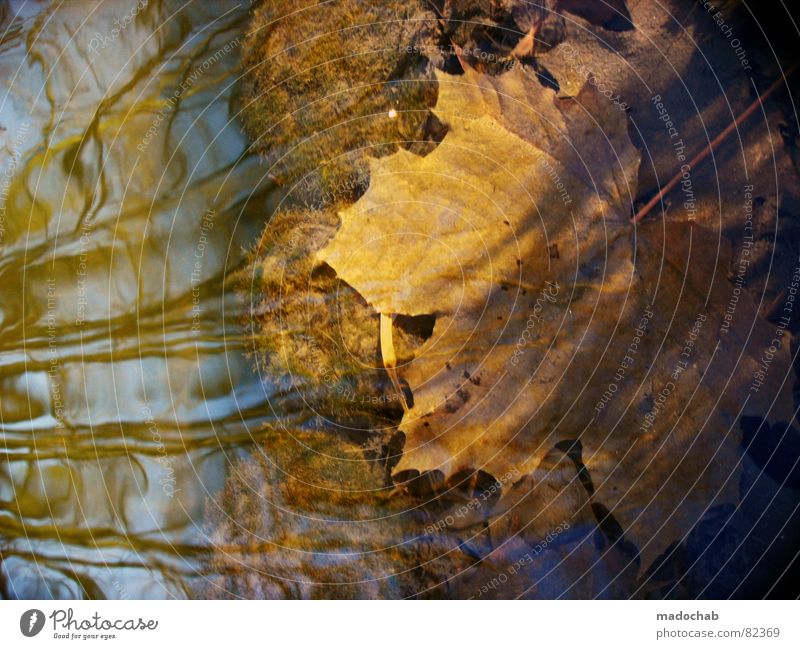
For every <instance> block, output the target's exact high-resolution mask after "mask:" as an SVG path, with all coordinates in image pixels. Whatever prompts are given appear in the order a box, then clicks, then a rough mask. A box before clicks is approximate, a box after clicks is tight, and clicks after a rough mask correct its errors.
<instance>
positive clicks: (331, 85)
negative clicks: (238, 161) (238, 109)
mask: <svg viewBox="0 0 800 649" xmlns="http://www.w3.org/2000/svg"><path fill="white" fill-rule="evenodd" d="M424 7H425V3H424V2H422V0H382V2H373V1H372V0H338V1H335V2H324V3H323V2H320V3H318V5H315V3H313V2H311V3H310V2H308V0H266V1H264V2H262V3H261V4H260V5H259V6H258V8H257V9H256V10H255V12H254V15H253V19H252V23H251V30H250V36H249V38H248V39H247V40H246V42H245V45H244V52H245V56H244V63H245V66H246V70H247V74H246V76H245V82H244V84H243V97H242V98H243V115H244V121H245V126H246V129H247V131H248V133H249V135H250V136H251V137H252V139H253V141H254V147H255V148H256V149H257V150H258V151H260V152H262V153H265V154H266V156H267V158H268V160H269V161H270V162H271V163H272V164H274V169H273V172H274V173H273V175H275V176H277V177H278V178H279V180H281V181H282V182H284V183H285V184H287V185H288V186H291V185H294V184H295V183H297V182H298V181H303V182H302V186H303V188H306V187H312V188H313V189H314V190H315V191H322V192H323V193H324V192H325V191H326V190H327V189H329V188H330V187H331V186H333V185H337V184H341V183H342V182H343V181H346V179H348V178H350V177H351V176H352V175H353V174H354V173H357V172H358V170H359V169H361V170H362V171H363V169H364V166H363V165H364V160H365V159H366V157H367V156H368V155H371V156H381V155H386V154H388V153H391V152H392V151H394V150H395V149H396V147H397V143H398V142H402V141H407V140H413V139H415V138H417V137H419V133H420V129H421V126H422V124H423V123H424V122H425V120H426V119H427V117H428V108H429V107H431V106H432V105H433V104H434V103H435V99H436V85H435V82H434V81H433V71H432V68H431V66H430V64H429V63H428V61H427V59H425V57H423V56H421V55H419V54H418V53H417V54H415V53H409V52H408V49H407V47H408V46H409V45H414V44H415V43H418V42H419V41H420V40H424V39H426V38H428V37H429V35H430V34H431V33H432V32H433V31H434V30H435V23H436V21H435V16H434V15H433V14H432V13H430V12H429V11H427V10H425V8H424ZM392 109H394V110H396V111H397V116H396V117H395V118H391V117H389V111H390V110H392ZM343 198H348V197H347V196H344V197H343Z"/></svg>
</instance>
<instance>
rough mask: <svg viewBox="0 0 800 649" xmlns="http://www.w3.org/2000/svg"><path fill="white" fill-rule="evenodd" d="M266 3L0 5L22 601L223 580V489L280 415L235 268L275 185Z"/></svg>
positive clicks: (9, 589) (1, 307) (4, 380)
mask: <svg viewBox="0 0 800 649" xmlns="http://www.w3.org/2000/svg"><path fill="white" fill-rule="evenodd" d="M246 10H247V7H246V5H245V4H243V3H237V2H214V3H211V2H206V3H196V2H195V3H183V2H171V1H159V2H156V1H150V2H149V3H148V2H143V3H141V4H140V5H136V4H134V3H130V2H126V1H124V0H123V1H119V2H103V3H101V4H99V5H98V6H96V7H95V5H94V4H89V3H85V2H77V1H76V2H63V3H58V2H56V3H52V5H51V6H48V4H47V3H31V2H27V3H13V4H12V6H11V7H9V8H5V9H3V10H2V11H3V13H2V15H1V16H0V18H1V19H2V21H1V22H0V25H2V26H1V27H0V34H2V45H0V79H2V86H1V89H0V126H2V127H3V129H4V130H2V131H0V138H4V140H5V142H3V140H2V139H0V144H5V147H4V148H2V150H0V166H2V168H3V170H4V172H5V173H4V174H3V176H2V194H0V197H2V201H3V202H2V205H1V206H0V207H2V208H3V209H2V212H1V213H0V217H2V235H0V236H2V241H0V249H1V250H2V256H1V257H0V286H2V301H1V302H0V328H2V342H1V343H0V344H1V345H2V350H0V382H1V384H0V395H2V396H0V425H1V426H2V438H3V440H4V446H3V449H2V454H3V456H4V457H3V462H1V463H0V545H2V548H3V549H2V555H1V556H2V565H1V566H0V567H1V569H2V571H1V572H0V586H2V594H3V596H5V597H24V598H32V597H35V598H49V597H82V596H95V597H98V596H99V597H117V598H118V597H130V598H139V597H184V596H186V595H188V594H189V593H191V592H192V590H193V588H194V585H195V584H196V582H198V580H200V581H202V579H203V575H202V574H200V572H199V571H198V570H199V569H198V566H199V564H198V561H199V560H200V557H201V556H202V555H203V554H204V552H205V550H206V548H207V539H206V536H205V534H204V531H203V529H202V513H203V507H204V503H205V499H206V497H207V496H208V495H209V494H210V493H213V492H214V491H216V490H217V489H219V488H220V487H221V486H222V484H223V481H224V478H225V466H226V465H227V463H228V461H229V460H230V459H231V458H233V457H236V456H237V454H238V453H239V452H240V449H242V448H244V447H246V446H247V445H248V444H250V443H251V441H252V434H251V431H253V430H255V429H256V428H257V427H258V425H259V424H260V423H261V422H262V421H263V418H264V416H265V414H264V413H267V412H269V410H268V409H267V408H264V407H263V405H264V403H265V401H266V397H267V395H266V394H265V391H264V388H263V387H262V384H261V383H260V382H259V381H258V380H257V377H256V376H255V375H253V374H252V372H251V371H250V367H249V362H248V361H247V360H246V359H245V358H244V356H243V354H242V340H241V332H240V331H239V329H238V328H237V326H236V313H237V306H236V299H235V296H234V294H233V292H232V290H231V286H230V285H229V282H228V281H227V280H226V279H225V278H226V277H227V274H228V273H229V271H231V270H232V269H235V268H236V267H237V266H238V265H239V264H240V263H241V261H242V249H243V247H245V246H247V245H249V243H250V242H251V241H252V240H253V239H254V238H255V236H256V234H257V232H258V231H259V229H260V226H261V225H263V214H264V213H265V212H266V210H267V203H268V202H269V194H270V185H269V183H268V182H266V181H265V180H264V178H263V171H264V170H263V168H261V169H259V168H258V165H257V160H256V159H254V158H253V157H252V156H249V155H246V147H247V142H246V139H245V137H244V136H243V135H242V133H241V125H240V123H238V122H237V121H236V119H234V118H232V115H233V109H232V107H231V100H232V96H233V93H234V92H235V87H236V81H237V78H238V75H239V70H238V67H237V66H238V65H239V61H240V53H239V48H240V41H239V38H240V37H241V35H242V32H243V30H244V29H245V28H246V20H245V19H246ZM115 21H118V22H116V23H115ZM6 460H7V462H6Z"/></svg>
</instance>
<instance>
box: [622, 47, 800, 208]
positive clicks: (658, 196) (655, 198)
mask: <svg viewBox="0 0 800 649" xmlns="http://www.w3.org/2000/svg"><path fill="white" fill-rule="evenodd" d="M798 65H800V62H795V63H793V64H792V66H791V67H790V68H788V69H787V70H786V72H785V74H783V75H782V76H781V77H780V78H779V79H776V80H775V81H774V82H773V84H772V85H771V86H770V87H769V88H767V89H766V90H765V91H764V93H763V94H760V95H759V96H758V97H757V98H756V100H755V101H754V102H753V103H752V104H750V105H749V106H748V107H747V108H746V109H745V110H744V112H743V113H741V114H740V115H739V116H738V117H737V118H736V119H735V120H734V121H733V122H732V123H731V124H729V125H728V126H727V127H726V128H725V130H724V131H722V132H721V133H720V134H719V135H717V137H715V138H714V139H713V140H711V142H709V143H708V145H707V146H706V147H705V148H704V149H703V150H702V151H700V153H698V154H697V155H696V156H695V157H694V158H692V159H691V160H690V161H689V164H688V166H689V168H690V169H693V168H694V167H695V166H697V165H698V164H700V163H701V162H702V161H703V160H705V159H706V158H707V157H708V155H709V154H710V153H711V151H712V150H713V149H714V147H716V146H717V145H718V144H720V143H721V142H722V141H723V140H724V139H725V138H727V137H728V136H729V135H730V134H731V133H732V132H733V131H734V130H735V129H737V128H738V127H739V126H740V125H741V124H742V122H744V121H745V120H746V119H747V118H748V117H750V115H752V114H753V113H754V112H755V111H756V109H757V108H758V107H759V106H761V104H763V103H764V100H765V99H766V98H767V97H769V96H770V95H771V94H772V93H773V92H775V91H776V90H777V89H778V88H780V87H781V86H782V85H783V83H784V82H785V81H786V79H788V78H789V76H790V75H791V74H792V73H793V72H794V71H795V70H796V69H797V66H798ZM682 177H683V171H679V172H678V173H677V174H675V175H674V176H673V177H672V179H671V180H670V181H669V182H668V183H667V184H666V185H664V187H663V188H662V189H661V191H660V192H658V194H656V195H655V196H653V198H651V199H650V200H649V201H648V202H647V204H646V205H644V207H642V208H641V209H640V210H639V211H638V212H637V213H636V214H635V216H633V218H632V219H631V222H632V223H634V224H635V223H639V222H640V221H641V220H642V219H643V218H644V217H645V216H647V214H648V213H649V212H650V210H652V209H653V208H654V207H655V206H656V205H657V204H658V203H659V202H661V199H662V198H663V197H664V196H665V195H666V194H668V193H669V192H670V191H672V189H673V188H674V187H675V186H676V185H677V184H678V183H679V182H680V180H681V178H682Z"/></svg>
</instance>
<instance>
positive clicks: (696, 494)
mask: <svg viewBox="0 0 800 649" xmlns="http://www.w3.org/2000/svg"><path fill="white" fill-rule="evenodd" d="M438 80H439V86H440V94H439V101H438V104H437V106H436V109H435V112H436V114H437V116H438V118H439V119H440V120H441V121H442V122H444V123H445V124H447V125H448V126H449V129H450V130H449V132H448V134H447V136H446V137H445V138H444V140H443V141H442V142H441V144H440V145H439V146H438V147H437V148H436V149H435V150H434V151H433V152H432V153H430V154H429V155H427V156H426V157H421V156H417V155H414V154H412V153H409V152H407V151H400V152H398V153H396V154H394V155H392V156H390V157H387V158H384V159H381V160H374V161H373V162H372V176H371V185H370V187H369V190H368V191H367V192H366V194H365V195H364V196H363V197H362V198H361V199H360V200H359V201H358V202H357V203H356V204H355V205H353V206H351V207H350V208H348V209H346V210H344V211H342V212H341V213H340V216H341V220H342V225H341V228H340V230H339V232H338V233H337V234H336V236H335V237H334V238H333V239H332V240H331V241H330V242H329V243H328V245H327V246H326V247H325V248H324V249H323V250H322V251H321V252H320V253H319V255H318V258H319V259H320V260H322V261H325V262H327V263H328V264H329V265H330V266H332V267H333V268H334V269H335V270H336V272H337V273H338V275H339V277H340V278H341V279H343V280H344V281H345V282H347V283H348V284H349V285H350V286H352V287H353V288H354V289H355V290H356V291H358V292H359V293H360V294H361V295H362V296H363V297H364V298H365V299H366V300H367V302H368V303H369V304H370V305H371V306H373V307H374V308H375V310H376V311H378V312H381V313H384V314H405V315H409V316H418V315H422V314H428V315H431V316H435V318H436V325H435V327H434V330H433V335H432V336H431V337H430V338H429V339H428V340H427V341H425V343H424V344H422V345H421V346H420V347H419V349H418V350H417V353H416V355H415V357H414V359H413V360H412V361H411V362H409V363H405V364H404V363H398V366H397V369H396V371H397V374H398V376H400V377H401V378H402V379H405V380H406V381H407V382H408V385H409V386H410V388H411V392H412V393H413V407H411V408H410V409H409V410H408V411H407V412H406V413H405V416H404V417H403V420H402V422H401V424H400V430H402V431H403V432H404V433H405V435H406V442H405V448H404V454H403V458H402V460H401V462H400V464H399V465H398V471H401V472H402V473H400V474H399V475H402V476H407V475H409V473H408V472H409V471H411V472H413V473H416V472H420V473H426V472H427V473H428V474H429V475H430V476H444V477H451V476H454V475H457V474H459V473H460V472H463V471H469V470H482V471H484V472H487V473H489V474H491V475H493V476H495V477H497V476H501V475H504V474H506V475H507V474H508V472H509V471H511V472H519V473H520V474H532V473H534V470H536V469H537V468H541V466H540V461H541V460H542V458H543V457H544V456H545V455H546V453H547V452H548V451H549V450H550V449H551V448H553V447H554V446H555V445H556V444H558V443H560V442H562V441H563V440H575V439H577V440H579V441H580V442H581V444H582V447H583V455H582V460H581V462H582V463H585V465H583V466H584V468H583V469H582V474H585V475H588V476H590V479H591V481H592V485H593V486H592V489H591V492H590V501H591V506H592V509H593V510H594V511H595V512H608V516H606V515H600V514H596V516H597V517H598V522H599V524H600V525H601V527H602V526H603V525H605V526H608V525H609V522H608V521H609V520H613V525H612V527H613V528H614V529H615V530H617V531H616V532H615V533H614V536H615V538H617V539H618V540H619V543H622V547H624V548H626V550H625V554H626V556H630V557H632V558H631V561H633V560H634V559H633V557H635V556H636V555H637V548H639V549H641V551H642V554H645V555H646V554H652V552H655V551H657V550H658V549H659V548H660V547H663V542H664V541H662V540H661V539H668V538H674V537H675V536H679V535H681V534H682V533H683V530H688V529H690V528H691V526H692V524H693V523H695V522H696V521H697V520H699V517H700V516H702V513H703V511H705V509H706V508H707V507H708V506H709V505H710V504H712V503H713V502H716V501H720V500H722V501H724V500H727V501H730V500H731V499H733V498H735V493H736V487H737V485H736V479H735V476H736V474H737V471H738V464H739V454H738V450H737V449H736V444H735V443H733V441H732V440H730V439H729V438H730V435H728V431H730V430H731V429H732V427H733V425H734V423H735V420H736V419H737V417H738V416H739V414H740V413H741V412H748V411H752V412H758V411H759V410H760V411H762V412H763V411H765V410H767V409H769V407H770V404H771V403H773V400H774V399H775V398H776V397H777V396H779V395H780V396H781V399H780V400H779V403H781V404H784V403H785V404H789V405H790V404H791V400H790V399H786V396H787V395H786V394H785V392H786V388H785V386H781V385H780V379H781V377H782V376H785V368H786V366H787V365H786V361H787V354H786V352H787V351H788V350H784V349H777V350H774V353H772V352H770V354H771V357H772V360H771V361H770V362H771V363H772V366H771V373H770V372H767V373H765V374H763V376H762V378H763V379H764V381H762V383H763V385H761V386H760V387H759V389H757V390H753V389H752V388H753V386H754V385H755V384H754V376H757V374H756V373H757V372H758V371H759V369H758V368H759V360H758V359H759V356H760V355H761V354H762V353H763V352H764V350H765V349H767V348H769V346H770V343H769V340H770V336H771V335H772V332H770V331H769V330H768V329H767V328H766V327H765V325H764V323H763V322H762V321H760V320H759V319H758V317H757V315H756V311H755V309H751V308H750V305H747V304H746V303H745V299H744V297H743V296H742V299H741V300H739V301H738V303H737V304H738V306H737V309H738V310H735V317H734V318H733V320H732V324H731V326H730V327H729V328H728V329H726V330H725V332H724V336H723V333H722V332H723V329H725V328H723V326H722V325H723V317H722V314H723V312H724V310H725V305H726V304H728V303H729V300H730V299H731V286H730V284H729V283H728V282H727V280H726V273H725V269H726V268H727V258H726V254H725V249H726V246H725V245H724V244H723V243H722V241H721V239H720V237H719V236H718V235H717V234H716V233H715V232H714V231H712V230H710V229H709V228H707V227H702V226H700V225H698V224H693V223H670V224H665V223H658V224H648V225H647V226H646V227H644V228H636V227H634V226H632V225H631V224H630V223H629V220H628V217H629V216H630V212H631V202H632V197H633V196H634V195H635V179H636V175H637V170H638V164H639V154H638V152H637V151H636V149H635V148H634V147H633V145H632V144H631V141H630V139H629V138H628V135H627V121H626V116H625V114H624V113H622V112H621V111H619V110H618V109H617V108H616V107H615V106H614V105H613V104H612V103H611V102H608V101H606V100H605V99H604V98H603V97H602V96H600V95H598V94H597V93H596V92H595V91H594V90H593V89H592V88H591V87H585V88H583V89H582V90H581V91H580V92H579V93H578V94H577V96H576V97H575V98H567V99H559V98H557V97H556V95H555V93H554V92H553V91H551V90H547V89H545V88H542V87H541V86H540V85H539V84H537V83H536V82H535V81H534V80H531V79H529V78H528V77H527V76H526V75H525V73H524V71H523V70H521V69H516V70H514V71H513V72H511V73H508V74H506V75H503V76H500V77H489V76H482V75H478V74H476V73H474V72H470V71H468V72H467V73H466V74H465V75H464V76H460V77H455V76H448V75H445V74H440V75H439V79H438ZM738 299H739V298H738V294H737V300H738ZM723 338H724V342H722V343H721V342H720V341H722V340H723ZM724 343H727V344H731V345H733V348H734V349H741V350H742V354H741V355H737V354H734V353H726V354H723V353H719V352H720V350H721V345H722V344H724ZM781 393H783V394H781ZM744 394H748V396H747V398H746V399H744V397H743V395H744ZM773 410H774V409H773ZM538 474H539V475H538V477H537V476H536V474H534V476H535V479H534V481H533V484H532V485H530V486H529V487H527V488H526V493H528V495H527V496H524V497H523V500H525V501H526V502H528V503H530V502H535V503H537V504H536V506H535V508H538V509H544V508H547V507H548V503H549V497H548V496H547V477H548V475H549V472H545V475H541V474H542V471H539V472H538ZM537 494H538V495H537ZM514 498H515V502H520V498H519V495H518V494H517V495H515V496H514ZM531 499H533V500H531ZM513 506H514V505H512V507H513ZM583 506H584V505H583V504H581V502H580V500H576V501H575V508H576V512H577V509H580V508H582V507H583ZM576 512H573V515H575V514H576ZM565 515H566V514H565ZM609 517H611V518H610V519H609ZM552 522H553V523H555V521H552ZM665 525H666V526H667V529H668V530H669V529H672V530H673V531H672V532H671V533H666V534H660V535H659V541H658V543H656V542H654V536H655V534H656V533H657V532H659V531H660V530H662V528H663V527H664V526H665ZM656 546H658V547H656ZM644 558H645V559H647V556H645V557H644Z"/></svg>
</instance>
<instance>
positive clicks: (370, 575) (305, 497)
mask: <svg viewBox="0 0 800 649" xmlns="http://www.w3.org/2000/svg"><path fill="white" fill-rule="evenodd" d="M263 451H264V452H263V455H262V454H259V456H258V457H256V458H253V459H251V460H247V461H243V462H240V463H239V464H237V465H236V466H234V467H233V469H232V471H231V475H230V477H229V478H228V480H227V482H226V485H225V488H224V489H223V491H222V493H221V494H220V495H219V496H218V498H217V499H216V502H213V503H209V506H208V511H207V517H208V519H209V521H210V527H209V537H210V539H211V541H212V544H213V552H212V554H211V555H210V556H209V557H208V559H207V561H208V565H207V568H208V570H207V574H209V575H210V577H209V578H208V581H207V583H208V590H207V591H206V592H204V593H203V596H204V597H224V596H227V595H229V594H230V595H232V596H235V597H248V598H290V597H291V598H337V599H340V598H378V597H382V598H398V597H406V596H410V595H415V594H418V593H422V592H425V594H426V596H428V597H431V596H440V597H441V596H446V595H447V594H448V591H447V588H448V586H447V581H448V579H449V577H450V576H452V575H454V574H457V573H458V572H460V571H463V570H466V569H468V568H469V567H470V566H472V565H473V564H474V563H475V559H474V558H473V557H471V556H469V555H468V554H465V553H464V552H463V551H462V549H461V548H460V547H459V546H460V542H459V540H458V539H456V538H454V537H450V536H449V535H446V534H436V535H431V534H429V533H426V530H425V527H426V525H427V524H429V521H426V519H424V517H422V516H421V515H420V510H419V503H418V502H415V501H413V500H411V499H410V498H409V497H407V496H403V495H400V494H394V493H389V491H388V489H387V488H386V486H385V481H384V478H383V476H382V472H381V469H380V466H379V465H377V464H376V463H374V462H370V461H368V460H366V459H365V457H364V454H363V453H362V452H361V451H359V450H358V449H356V448H354V447H353V446H352V445H349V444H347V443H345V442H343V441H342V440H340V439H339V438H338V437H337V436H336V435H332V434H330V433H324V432H314V433H309V432H303V431H299V430H267V431H266V435H265V438H264V444H263Z"/></svg>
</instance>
